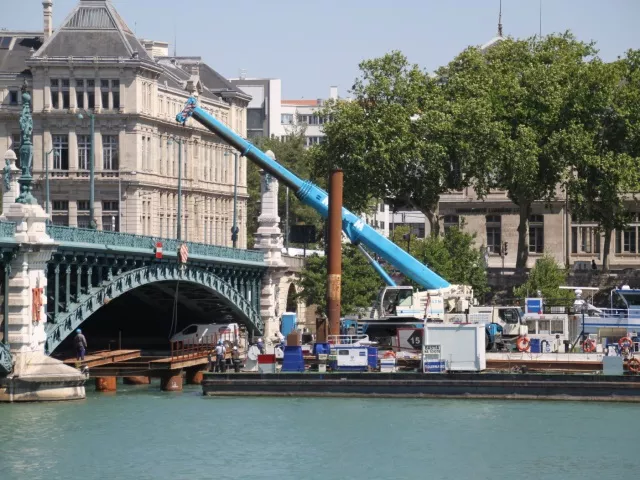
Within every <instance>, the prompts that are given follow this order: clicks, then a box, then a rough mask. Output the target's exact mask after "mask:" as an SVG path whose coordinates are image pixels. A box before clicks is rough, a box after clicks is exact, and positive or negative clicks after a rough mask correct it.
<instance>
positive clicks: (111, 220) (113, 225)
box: [102, 200, 120, 232]
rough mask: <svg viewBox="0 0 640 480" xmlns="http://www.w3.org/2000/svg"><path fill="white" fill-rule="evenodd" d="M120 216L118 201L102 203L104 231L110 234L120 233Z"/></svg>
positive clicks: (104, 201)
mask: <svg viewBox="0 0 640 480" xmlns="http://www.w3.org/2000/svg"><path fill="white" fill-rule="evenodd" d="M119 223H120V215H119V213H118V201H117V200H103V202H102V229H103V230H107V231H109V232H119V231H120V225H119Z"/></svg>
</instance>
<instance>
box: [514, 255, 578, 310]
mask: <svg viewBox="0 0 640 480" xmlns="http://www.w3.org/2000/svg"><path fill="white" fill-rule="evenodd" d="M566 280H567V271H566V270H564V269H563V268H561V267H560V266H559V265H558V263H557V262H556V260H555V259H554V258H553V257H551V256H548V255H545V256H544V257H542V258H540V259H538V260H537V261H536V264H535V266H534V267H533V268H532V269H531V271H530V272H529V278H528V279H527V281H526V282H525V283H524V284H523V285H521V286H519V287H517V288H516V289H514V293H515V295H516V297H518V298H526V297H535V296H538V292H540V293H541V295H542V297H543V298H547V299H552V300H566V301H570V300H572V299H573V298H574V296H573V292H572V291H571V290H561V289H560V288H559V287H560V286H561V285H564V284H565V283H566Z"/></svg>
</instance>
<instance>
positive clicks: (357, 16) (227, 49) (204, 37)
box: [0, 0, 640, 99]
mask: <svg viewBox="0 0 640 480" xmlns="http://www.w3.org/2000/svg"><path fill="white" fill-rule="evenodd" d="M77 3H78V0H54V6H53V19H54V26H58V25H60V23H61V22H62V21H63V20H64V18H65V17H66V16H67V15H68V14H69V12H70V11H71V9H72V8H73V7H74V6H75V5H76V4H77ZM112 3H113V4H114V5H115V6H116V8H117V10H118V12H119V13H120V15H121V16H122V17H123V18H124V20H125V22H127V24H128V25H129V27H130V28H131V29H132V30H134V31H135V32H136V34H137V35H138V37H141V38H147V39H153V40H163V41H168V42H170V43H171V44H172V46H171V47H170V48H171V51H173V44H174V35H176V33H177V35H176V38H177V53H178V55H185V56H201V57H202V58H203V60H204V61H205V62H206V63H208V64H209V65H210V66H211V67H213V68H214V69H215V70H217V71H218V72H220V73H221V74H222V75H224V76H226V77H227V78H234V77H238V76H239V75H240V71H241V70H243V71H244V72H246V75H247V77H258V78H280V79H281V80H282V90H283V92H282V93H283V98H286V99H299V98H307V99H315V98H326V97H328V95H329V87H330V86H332V85H336V86H338V89H339V93H340V96H343V97H346V96H348V90H349V89H350V88H351V85H353V81H354V79H355V78H356V77H357V76H358V64H359V63H360V62H361V61H362V60H365V59H370V58H376V57H379V56H382V55H384V54H385V53H388V52H390V51H392V50H400V51H402V52H403V53H404V54H405V55H406V56H407V57H408V58H409V60H410V61H411V62H413V63H417V64H418V65H420V66H421V67H422V68H424V69H426V70H428V71H433V70H435V69H436V68H438V67H439V66H441V65H444V64H446V63H448V62H449V61H450V60H451V59H453V57H454V56H455V55H456V54H457V53H459V52H460V51H462V50H463V49H464V48H466V47H467V46H469V45H481V44H483V43H486V42H487V41H489V40H491V38H493V37H494V36H495V35H496V33H497V24H498V12H499V4H500V0H437V1H436V0H243V1H237V0H236V1H233V0H226V1H223V0H112ZM540 5H542V34H543V35H546V34H549V33H553V32H564V31H566V30H571V31H572V32H573V33H574V34H575V35H576V36H577V37H578V38H579V39H580V40H584V41H590V40H595V41H597V45H598V48H599V49H600V56H601V57H602V58H603V59H604V60H613V59H615V58H616V57H617V56H618V55H621V54H623V53H624V52H625V51H626V50H627V49H629V48H634V49H637V48H640V28H638V21H639V20H640V0H502V24H503V29H504V34H505V35H511V36H514V37H529V36H532V35H537V34H538V32H539V31H540ZM7 6H9V10H11V15H3V16H2V17H3V18H0V28H6V29H8V30H40V31H42V2H41V0H0V11H4V12H7V8H6V7H7Z"/></svg>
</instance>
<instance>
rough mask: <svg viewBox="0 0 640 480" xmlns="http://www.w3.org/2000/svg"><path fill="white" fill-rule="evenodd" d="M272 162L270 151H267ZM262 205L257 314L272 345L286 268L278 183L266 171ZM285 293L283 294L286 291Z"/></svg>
mask: <svg viewBox="0 0 640 480" xmlns="http://www.w3.org/2000/svg"><path fill="white" fill-rule="evenodd" d="M267 155H269V156H270V157H271V158H273V159H274V160H275V156H274V154H273V152H272V151H271V150H269V151H268V152H267ZM260 192H261V197H262V205H261V211H260V216H259V217H258V232H257V233H256V236H255V238H256V244H255V247H254V248H255V249H256V250H262V251H263V252H264V261H265V263H266V264H267V267H268V269H267V272H266V273H265V275H264V277H263V279H262V292H261V296H260V315H261V316H262V320H263V321H264V325H265V327H264V330H265V331H264V340H265V343H266V344H268V345H270V346H272V345H273V344H274V343H275V342H276V341H277V337H276V332H278V331H279V330H280V315H281V313H282V312H280V307H279V304H280V302H279V298H280V280H281V279H282V276H283V275H284V274H285V271H286V269H287V265H286V264H285V263H284V261H283V260H282V248H283V246H284V245H283V237H282V232H281V231H280V217H279V216H278V180H276V179H275V178H274V177H272V176H271V175H269V174H268V173H266V172H262V179H261V182H260ZM285 294H286V292H285Z"/></svg>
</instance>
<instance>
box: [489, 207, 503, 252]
mask: <svg viewBox="0 0 640 480" xmlns="http://www.w3.org/2000/svg"><path fill="white" fill-rule="evenodd" d="M486 221H487V248H488V249H489V253H493V254H496V255H498V254H500V251H501V249H500V244H501V240H502V217H501V216H500V215H487V218H486Z"/></svg>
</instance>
